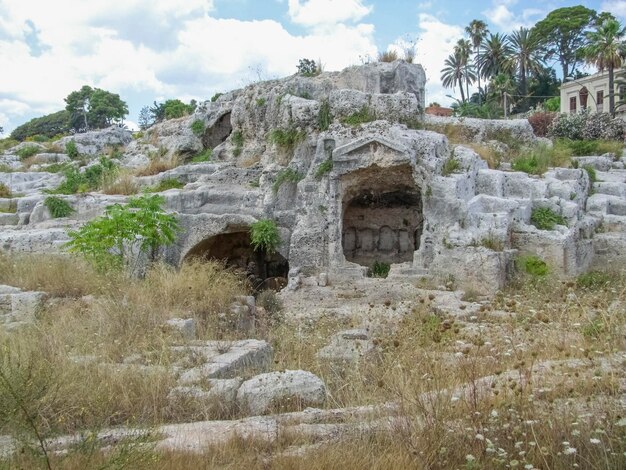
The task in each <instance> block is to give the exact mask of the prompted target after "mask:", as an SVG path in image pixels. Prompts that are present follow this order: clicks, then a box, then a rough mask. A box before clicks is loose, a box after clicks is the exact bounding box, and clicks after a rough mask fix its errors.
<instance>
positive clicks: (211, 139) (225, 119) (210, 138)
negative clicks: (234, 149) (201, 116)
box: [202, 113, 233, 149]
mask: <svg viewBox="0 0 626 470" xmlns="http://www.w3.org/2000/svg"><path fill="white" fill-rule="evenodd" d="M232 132H233V126H232V124H231V122H230V113H226V114H224V115H223V116H222V117H220V118H219V119H218V120H217V121H215V124H213V125H212V126H211V127H208V128H207V129H206V131H204V135H203V136H202V145H203V146H204V148H205V149H214V148H215V147H217V146H218V145H219V144H221V143H222V142H224V141H225V140H226V139H228V136H229V135H230V134H231V133H232Z"/></svg>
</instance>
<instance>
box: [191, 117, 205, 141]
mask: <svg viewBox="0 0 626 470" xmlns="http://www.w3.org/2000/svg"><path fill="white" fill-rule="evenodd" d="M204 129H205V125H204V121H202V120H201V119H196V120H195V121H194V122H193V123H192V124H191V132H193V133H194V134H195V135H197V136H198V137H200V136H202V134H204Z"/></svg>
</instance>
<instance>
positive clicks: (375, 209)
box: [342, 165, 424, 267]
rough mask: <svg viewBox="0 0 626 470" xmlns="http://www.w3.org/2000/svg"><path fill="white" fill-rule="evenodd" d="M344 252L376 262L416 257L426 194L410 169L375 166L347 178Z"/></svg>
mask: <svg viewBox="0 0 626 470" xmlns="http://www.w3.org/2000/svg"><path fill="white" fill-rule="evenodd" d="M344 187H345V188H347V189H346V191H345V194H344V195H343V233H342V244H343V253H344V256H345V258H346V260H347V261H350V262H353V263H357V264H360V265H362V266H368V267H372V266H373V265H374V263H375V262H379V263H388V264H396V263H405V262H411V261H413V254H414V252H415V251H416V250H417V249H419V245H420V238H421V236H422V230H423V221H424V219H423V215H422V197H421V192H420V190H419V188H418V187H417V186H416V185H415V182H414V181H413V177H412V171H411V168H410V167H409V166H408V165H407V166H399V167H395V168H378V167H372V168H368V169H366V170H360V171H358V172H355V173H352V174H350V175H349V176H348V177H347V178H346V181H345V182H344Z"/></svg>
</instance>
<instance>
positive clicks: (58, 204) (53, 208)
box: [43, 196, 75, 219]
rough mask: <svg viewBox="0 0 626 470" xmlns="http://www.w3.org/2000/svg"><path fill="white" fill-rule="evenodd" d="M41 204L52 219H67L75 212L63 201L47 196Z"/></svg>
mask: <svg viewBox="0 0 626 470" xmlns="http://www.w3.org/2000/svg"><path fill="white" fill-rule="evenodd" d="M43 203H44V205H45V206H46V207H47V208H48V211H49V212H50V215H51V216H52V218H53V219H59V218H61V217H67V216H69V215H70V214H72V213H73V212H75V211H74V209H73V208H72V206H70V205H69V203H68V202H67V201H66V200H65V199H61V198H60V197H56V196H48V197H47V198H46V199H45V200H44V202H43Z"/></svg>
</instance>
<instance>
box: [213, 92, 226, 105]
mask: <svg viewBox="0 0 626 470" xmlns="http://www.w3.org/2000/svg"><path fill="white" fill-rule="evenodd" d="M223 94H224V93H215V94H214V95H213V96H211V103H215V102H216V101H217V100H218V98H219V97H220V96H222V95H223Z"/></svg>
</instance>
